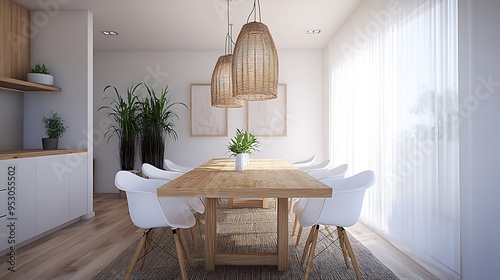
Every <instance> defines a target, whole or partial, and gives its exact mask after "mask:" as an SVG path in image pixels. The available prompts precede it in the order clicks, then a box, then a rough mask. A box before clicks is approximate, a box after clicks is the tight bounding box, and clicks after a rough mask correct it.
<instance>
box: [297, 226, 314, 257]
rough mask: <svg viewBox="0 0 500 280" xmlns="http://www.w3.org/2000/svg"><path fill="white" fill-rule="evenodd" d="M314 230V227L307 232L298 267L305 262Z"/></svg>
mask: <svg viewBox="0 0 500 280" xmlns="http://www.w3.org/2000/svg"><path fill="white" fill-rule="evenodd" d="M315 228H316V227H314V226H313V227H311V231H309V236H307V240H306V244H305V245H304V252H302V258H300V265H303V264H304V261H305V260H306V256H307V251H308V250H309V246H310V245H311V241H312V239H313V236H314V231H315Z"/></svg>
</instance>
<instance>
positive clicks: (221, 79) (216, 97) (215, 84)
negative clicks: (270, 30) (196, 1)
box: [210, 0, 243, 108]
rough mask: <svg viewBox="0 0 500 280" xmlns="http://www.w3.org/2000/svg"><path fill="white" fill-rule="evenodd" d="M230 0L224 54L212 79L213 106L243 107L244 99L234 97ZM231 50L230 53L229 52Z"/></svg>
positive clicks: (216, 65) (218, 61)
mask: <svg viewBox="0 0 500 280" xmlns="http://www.w3.org/2000/svg"><path fill="white" fill-rule="evenodd" d="M230 26H231V24H229V0H227V34H226V45H225V47H224V54H225V55H223V56H221V57H219V59H218V60H217V63H216V64H215V68H214V72H213V73H212V80H211V83H210V84H211V87H210V88H211V93H212V94H211V96H212V106H214V107H219V108H241V107H243V101H242V100H239V99H236V98H234V97H233V78H232V69H233V55H232V54H231V50H232V48H233V40H232V38H231V35H230ZM228 51H229V54H228Z"/></svg>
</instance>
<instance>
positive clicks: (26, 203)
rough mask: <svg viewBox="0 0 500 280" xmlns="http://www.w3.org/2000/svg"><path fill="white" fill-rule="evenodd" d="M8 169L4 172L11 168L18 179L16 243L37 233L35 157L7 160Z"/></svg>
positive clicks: (5, 172)
mask: <svg viewBox="0 0 500 280" xmlns="http://www.w3.org/2000/svg"><path fill="white" fill-rule="evenodd" d="M5 163H6V169H4V171H3V172H2V173H4V174H5V175H7V172H8V171H9V170H10V171H11V172H12V171H14V173H15V178H16V179H15V181H16V194H15V197H16V218H17V220H16V233H15V236H16V244H19V243H20V242H23V241H24V240H27V239H29V238H31V237H33V236H35V235H36V229H35V218H36V215H35V214H36V209H35V205H36V204H35V203H36V201H35V193H36V180H35V176H34V174H35V169H36V166H35V159H34V158H20V159H9V160H5Z"/></svg>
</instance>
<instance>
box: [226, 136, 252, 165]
mask: <svg viewBox="0 0 500 280" xmlns="http://www.w3.org/2000/svg"><path fill="white" fill-rule="evenodd" d="M258 148H259V141H258V140H257V138H256V137H255V136H254V135H253V134H252V133H250V132H248V131H246V130H244V129H236V134H235V135H234V137H233V138H232V139H231V141H229V145H228V149H229V151H231V152H232V154H231V156H234V157H236V161H235V169H236V170H237V171H243V170H244V169H245V166H246V165H248V161H249V155H250V154H252V153H253V152H258V151H259V149H258Z"/></svg>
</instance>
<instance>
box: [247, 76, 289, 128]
mask: <svg viewBox="0 0 500 280" xmlns="http://www.w3.org/2000/svg"><path fill="white" fill-rule="evenodd" d="M247 104H248V110H247V130H248V132H250V133H252V134H253V135H255V136H286V133H287V131H286V129H287V120H286V118H287V92H286V84H279V85H278V97H277V98H276V99H271V100H265V101H249V102H247Z"/></svg>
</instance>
